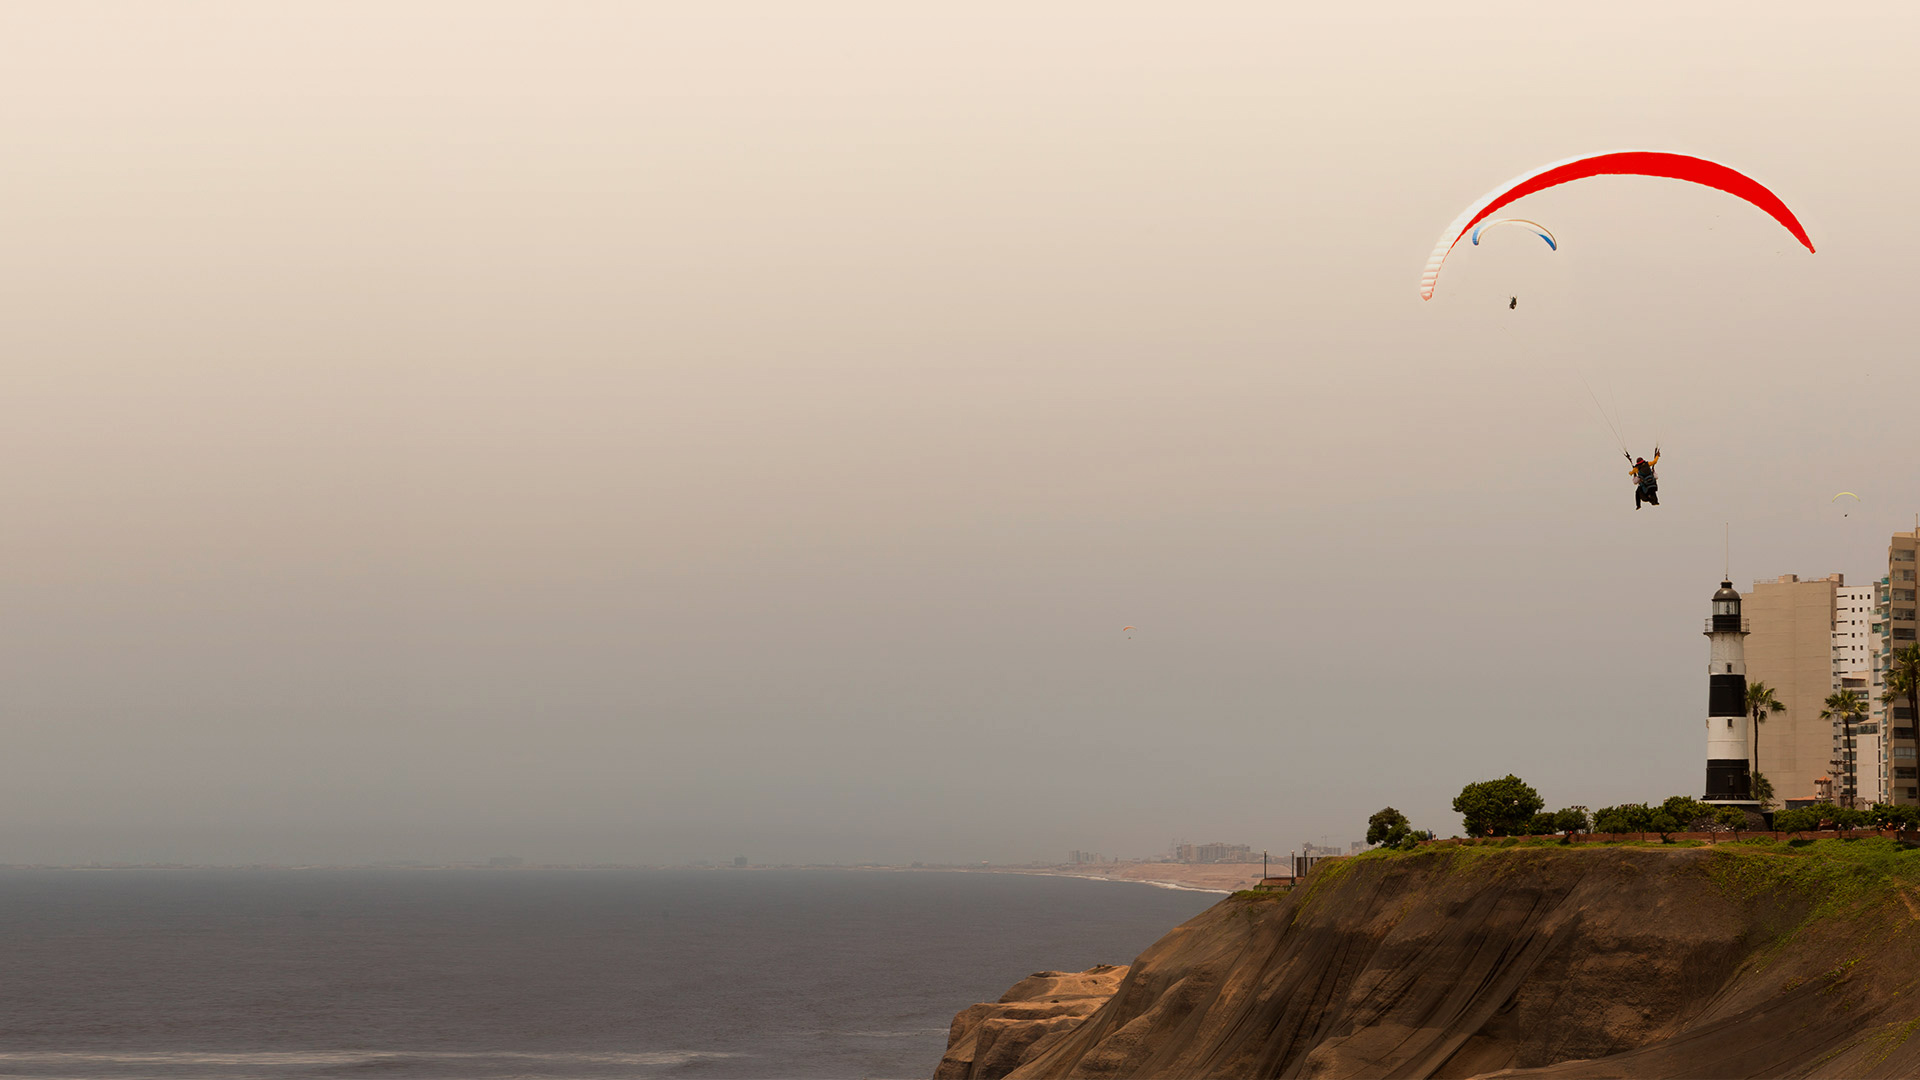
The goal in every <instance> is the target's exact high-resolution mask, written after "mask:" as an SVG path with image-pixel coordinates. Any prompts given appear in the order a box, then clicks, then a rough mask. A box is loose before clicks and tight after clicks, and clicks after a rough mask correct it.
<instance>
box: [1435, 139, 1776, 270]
mask: <svg viewBox="0 0 1920 1080" xmlns="http://www.w3.org/2000/svg"><path fill="white" fill-rule="evenodd" d="M1589 176H1664V177H1667V178H1668V179H1672V180H1685V181H1688V182H1689V183H1694V184H1701V185H1704V186H1706V187H1710V188H1717V189H1719V190H1721V191H1724V192H1726V193H1727V194H1729V195H1733V196H1737V197H1738V198H1742V199H1745V200H1746V201H1748V202H1750V203H1752V204H1753V205H1755V206H1757V207H1759V208H1760V209H1762V210H1764V211H1766V212H1767V214H1768V215H1769V216H1771V217H1772V218H1773V220H1775V221H1777V222H1779V223H1780V224H1781V225H1782V226H1784V227H1785V228H1786V230H1787V231H1788V232H1790V233H1792V234H1793V238H1794V239H1795V240H1798V241H1800V243H1801V244H1803V245H1805V247H1806V249H1807V250H1808V251H1812V250H1813V241H1812V240H1809V239H1807V230H1806V229H1805V228H1804V227H1803V226H1802V225H1801V224H1800V219H1799V218H1796V217H1794V216H1793V211H1791V210H1789V209H1787V204H1786V203H1784V202H1782V201H1780V196H1778V195H1775V194H1774V193H1773V192H1772V191H1769V190H1768V189H1767V187H1766V185H1765V184H1762V183H1761V182H1760V181H1758V180H1755V179H1754V178H1753V177H1751V176H1748V175H1747V174H1746V173H1743V172H1741V171H1739V170H1738V169H1735V168H1732V167H1730V166H1727V165H1722V164H1720V163H1719V162H1717V161H1708V160H1707V159H1706V158H1698V157H1692V156H1690V155H1687V154H1666V153H1662V152H1660V151H1658V150H1616V151H1614V152H1612V153H1608V154H1589V155H1586V156H1583V157H1576V158H1567V159H1565V160H1564V161H1556V162H1554V163H1553V164H1551V165H1547V166H1545V167H1544V168H1540V169H1536V170H1534V171H1533V172H1530V173H1527V174H1525V175H1523V176H1518V177H1515V178H1514V179H1512V180H1509V181H1507V182H1506V183H1504V184H1502V185H1500V186H1499V187H1497V188H1494V189H1493V190H1492V191H1489V192H1487V193H1486V194H1485V195H1483V196H1481V197H1480V198H1479V199H1478V200H1477V201H1475V202H1474V204H1473V205H1472V206H1469V207H1467V208H1466V209H1465V210H1463V211H1461V213H1460V216H1459V217H1457V218H1455V219H1454V221H1453V224H1451V225H1449V226H1447V231H1446V232H1443V233H1441V234H1440V242H1439V243H1437V244H1435V245H1434V247H1433V255H1432V256H1431V257H1429V258H1428V259H1427V268H1426V270H1425V272H1423V273H1422V274H1421V275H1420V298H1421V299H1422V300H1431V299H1433V286H1434V283H1435V282H1437V281H1438V280H1440V265H1441V264H1442V263H1444V262H1446V261H1447V253H1448V252H1450V251H1452V250H1453V246H1454V245H1455V244H1458V243H1459V242H1460V238H1461V237H1463V236H1465V235H1467V231H1468V230H1469V229H1472V228H1473V227H1474V226H1475V225H1478V224H1480V222H1482V221H1485V220H1486V219H1487V218H1489V217H1491V216H1492V215H1493V214H1494V213H1496V212H1497V211H1499V209H1500V208H1501V207H1503V206H1506V205H1507V204H1508V203H1511V202H1514V201H1515V200H1517V199H1521V198H1524V197H1526V196H1528V195H1531V194H1533V193H1534V192H1536V191H1543V190H1545V189H1547V188H1550V187H1558V186H1559V185H1561V184H1566V183H1571V182H1573V181H1575V180H1584V179H1586V178H1587V177H1589Z"/></svg>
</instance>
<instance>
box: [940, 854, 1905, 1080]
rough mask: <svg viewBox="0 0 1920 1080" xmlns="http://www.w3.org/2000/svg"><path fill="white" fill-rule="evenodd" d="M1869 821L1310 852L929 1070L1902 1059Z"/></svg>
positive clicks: (1187, 1073) (1527, 1071) (1886, 883)
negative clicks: (1054, 1012) (1373, 852)
mask: <svg viewBox="0 0 1920 1080" xmlns="http://www.w3.org/2000/svg"><path fill="white" fill-rule="evenodd" d="M1869 843H1878V844H1883V845H1886V854H1887V858H1886V859H1882V860H1880V861H1879V863H1878V864H1875V865H1866V864H1863V863H1862V862H1861V861H1860V860H1857V859H1854V860H1848V859H1830V860H1824V861H1822V860H1821V859H1820V858H1819V857H1817V856H1810V855H1805V854H1801V855H1790V854H1775V853H1769V852H1766V851H1756V850H1753V849H1750V848H1744V846H1741V845H1728V846H1726V847H1725V848H1721V849H1706V848H1689V849H1677V850H1674V849H1649V848H1607V849H1600V850H1594V849H1586V850H1579V849H1564V848H1510V849H1504V850H1484V849H1471V850H1469V849H1457V848H1440V849H1435V850H1428V851H1422V852H1419V853H1415V854H1411V855H1399V856H1392V857H1377V858H1375V857H1368V858H1360V859H1353V860H1345V861H1342V862H1336V863H1328V864H1323V865H1322V867H1321V868H1320V869H1318V870H1316V871H1315V873H1314V875H1313V876H1312V877H1310V878H1309V879H1308V880H1307V881H1306V882H1305V883H1304V884H1303V885H1302V887H1301V888H1300V889H1298V890H1296V891H1295V892H1294V893H1292V894H1289V895H1285V896H1274V897H1264V896H1263V897H1246V896H1236V897H1233V898H1230V899H1228V900H1224V901H1222V902H1221V903H1220V904H1218V905H1216V906H1215V907H1213V908H1211V909H1209V910H1208V911H1206V912H1205V913H1203V914H1201V915H1199V916H1198V917H1196V918H1194V919H1192V920H1190V921H1188V922H1187V923H1185V924H1183V925H1181V926H1179V927H1177V928H1175V929H1174V930H1173V931H1172V932H1171V933H1169V934H1168V935H1167V936H1166V937H1165V938H1163V939H1161V940H1160V941H1159V942H1157V943H1156V944H1155V945H1154V946H1153V947H1152V948H1150V949H1148V950H1147V951H1146V952H1145V953H1143V954H1141V956H1140V957H1139V959H1137V960H1136V961H1135V962H1134V964H1133V965H1132V967H1131V968H1130V969H1122V970H1125V972H1126V974H1125V978H1124V979H1122V980H1121V981H1120V985H1119V986H1118V988H1117V989H1116V990H1115V992H1114V993H1113V994H1112V996H1111V997H1110V998H1108V999H1107V1000H1106V1001H1105V1002H1104V1004H1099V1005H1098V1007H1097V1008H1092V1007H1091V1005H1092V1003H1091V1002H1088V1003H1084V1004H1086V1005H1087V1006H1088V1010H1089V1011H1088V1015H1086V1017H1085V1019H1083V1020H1082V1019H1077V1018H1073V1017H1068V1016H1066V1015H1065V1014H1064V1013H1063V1014H1060V1018H1058V1019H1053V1020H1052V1021H1051V1023H1052V1026H1051V1027H1049V1028H1047V1029H1045V1030H1042V1031H1038V1032H1037V1033H1036V1034H1035V1035H1034V1036H1033V1037H1032V1038H1028V1039H1025V1042H1024V1045H1019V1048H1018V1049H1017V1050H1014V1049H1009V1048H1012V1047H1015V1046H1016V1045H1017V1044H1020V1043H1021V1040H1022V1038H1024V1037H1023V1036H1020V1035H1018V1034H1017V1033H1016V1031H1015V1028H1016V1026H1017V1024H1018V1023H1019V1022H1020V1021H1019V1020H1018V1019H1017V1018H1016V1017H1015V1016H1014V1015H1013V1014H1011V1013H1003V1014H1001V1016H1000V1018H1001V1020H1003V1021H1005V1023H1004V1024H1003V1028H1004V1030H1002V1031H1000V1032H999V1033H998V1034H997V1035H996V1042H997V1043H998V1045H1000V1046H1001V1047H1002V1049H1001V1050H1000V1051H999V1052H998V1053H997V1054H996V1055H995V1056H994V1057H993V1060H992V1061H991V1062H983V1061H982V1060H981V1059H980V1058H979V1056H978V1055H977V1053H976V1054H975V1055H974V1056H973V1057H971V1058H969V1059H968V1060H969V1063H970V1064H969V1067H970V1068H972V1069H974V1070H975V1071H971V1072H949V1071H944V1070H946V1069H947V1068H948V1066H947V1064H946V1063H943V1064H942V1069H943V1072H942V1073H941V1075H942V1076H943V1077H954V1078H960V1077H983V1078H985V1077H990V1076H992V1075H999V1074H1000V1070H1002V1069H1011V1070H1012V1071H1011V1073H1009V1074H1008V1075H1011V1076H1013V1077H1016V1078H1020V1077H1293V1076H1315V1077H1429V1076H1431V1077H1467V1076H1484V1075H1497V1076H1506V1077H1519V1076H1554V1077H1611V1076H1634V1077H1746V1076H1755V1077H1759V1076H1766V1077H1779V1076H1835V1077H1873V1076H1914V1075H1920V1039H1912V1038H1909V1036H1911V1035H1912V1034H1913V1033H1914V1031H1915V1029H1916V1028H1920V903H1916V900H1915V898H1914V896H1913V895H1912V894H1911V893H1910V892H1909V890H1908V889H1907V887H1906V886H1905V885H1904V883H1903V882H1904V880H1905V878H1904V877H1903V873H1904V871H1901V870H1900V867H1901V866H1904V862H1903V861H1902V860H1905V859H1908V858H1909V857H1910V858H1912V859H1914V860H1920V852H1915V853H1910V855H1909V856H1898V857H1896V856H1894V855H1893V848H1892V845H1891V843H1890V842H1887V841H1871V842H1869ZM1735 849H1739V850H1735ZM1862 850H1864V849H1862ZM1896 864H1898V865H1896ZM1889 866H1894V869H1895V872H1892V873H1889V871H1888V867H1889ZM1028 981H1029V982H1032V980H1028ZM1022 985H1023V986H1024V985H1025V984H1022ZM1087 996H1089V997H1091V995H1090V994H1089V995H1087ZM976 1008H983V1007H980V1006H976ZM986 1008H991V1007H986ZM970 1012H971V1010H970ZM967 1015H968V1013H962V1014H961V1018H965V1017H966V1016H967ZM961 1018H956V1021H955V1027H954V1033H955V1038H956V1045H957V1040H958V1039H959V1038H960V1037H961V1035H962V1024H961ZM1043 1019H1044V1018H1043Z"/></svg>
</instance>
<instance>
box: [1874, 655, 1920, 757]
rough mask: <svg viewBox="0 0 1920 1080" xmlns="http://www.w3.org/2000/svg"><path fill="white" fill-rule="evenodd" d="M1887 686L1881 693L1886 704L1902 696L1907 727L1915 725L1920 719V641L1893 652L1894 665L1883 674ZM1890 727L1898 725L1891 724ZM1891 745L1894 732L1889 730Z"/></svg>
mask: <svg viewBox="0 0 1920 1080" xmlns="http://www.w3.org/2000/svg"><path fill="white" fill-rule="evenodd" d="M1883 678H1884V680H1885V682H1886V684H1887V688H1886V690H1885V691H1884V692H1882V693H1881V695H1880V700H1881V702H1883V703H1884V704H1887V705H1892V704H1895V703H1896V702H1898V701H1899V700H1900V699H1901V698H1905V699H1906V701H1907V723H1906V726H1907V727H1913V726H1914V724H1915V721H1916V720H1917V719H1920V642H1915V643H1913V644H1911V645H1908V646H1906V647H1905V648H1902V649H1900V650H1899V651H1898V652H1896V653H1894V654H1893V666H1892V667H1890V668H1888V669H1887V672H1886V674H1885V675H1884V676H1883ZM1888 726H1889V727H1896V726H1898V725H1893V724H1889V725H1888ZM1887 735H1888V736H1889V739H1888V744H1889V745H1891V742H1892V740H1891V738H1890V737H1891V736H1892V735H1893V732H1891V731H1889V732H1887Z"/></svg>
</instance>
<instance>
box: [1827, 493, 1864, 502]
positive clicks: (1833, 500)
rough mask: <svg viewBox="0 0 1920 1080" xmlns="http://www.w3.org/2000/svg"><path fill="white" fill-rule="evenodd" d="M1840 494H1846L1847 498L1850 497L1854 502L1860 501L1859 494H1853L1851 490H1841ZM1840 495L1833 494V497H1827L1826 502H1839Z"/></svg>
mask: <svg viewBox="0 0 1920 1080" xmlns="http://www.w3.org/2000/svg"><path fill="white" fill-rule="evenodd" d="M1840 495H1845V496H1847V497H1848V498H1850V499H1852V500H1853V501H1854V502H1859V501H1860V496H1858V495H1855V494H1854V493H1853V492H1851V491H1843V492H1841V493H1840ZM1840 495H1835V496H1834V497H1833V498H1831V499H1828V500H1827V501H1828V502H1830V503H1832V502H1839V501H1840Z"/></svg>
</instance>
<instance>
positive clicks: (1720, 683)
mask: <svg viewBox="0 0 1920 1080" xmlns="http://www.w3.org/2000/svg"><path fill="white" fill-rule="evenodd" d="M1706 634H1707V643H1708V649H1707V655H1708V657H1709V660H1708V664H1707V794H1706V798H1705V799H1704V800H1702V801H1704V802H1710V803H1719V804H1722V805H1728V806H1754V807H1758V805H1759V801H1758V800H1756V799H1755V798H1754V797H1753V774H1752V772H1751V771H1750V769H1749V767H1748V764H1747V763H1748V762H1749V761H1751V760H1752V758H1751V755H1750V753H1749V751H1750V750H1751V749H1752V747H1751V744H1750V743H1749V741H1748V734H1749V733H1748V728H1749V724H1748V723H1747V644H1746V636H1747V628H1746V623H1745V620H1744V619H1742V618H1741V617H1740V594H1739V593H1737V592H1735V591H1734V589H1733V582H1732V581H1722V582H1721V583H1720V591H1718V592H1716V593H1714V594H1713V617H1712V618H1710V619H1708V620H1707V629H1706Z"/></svg>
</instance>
